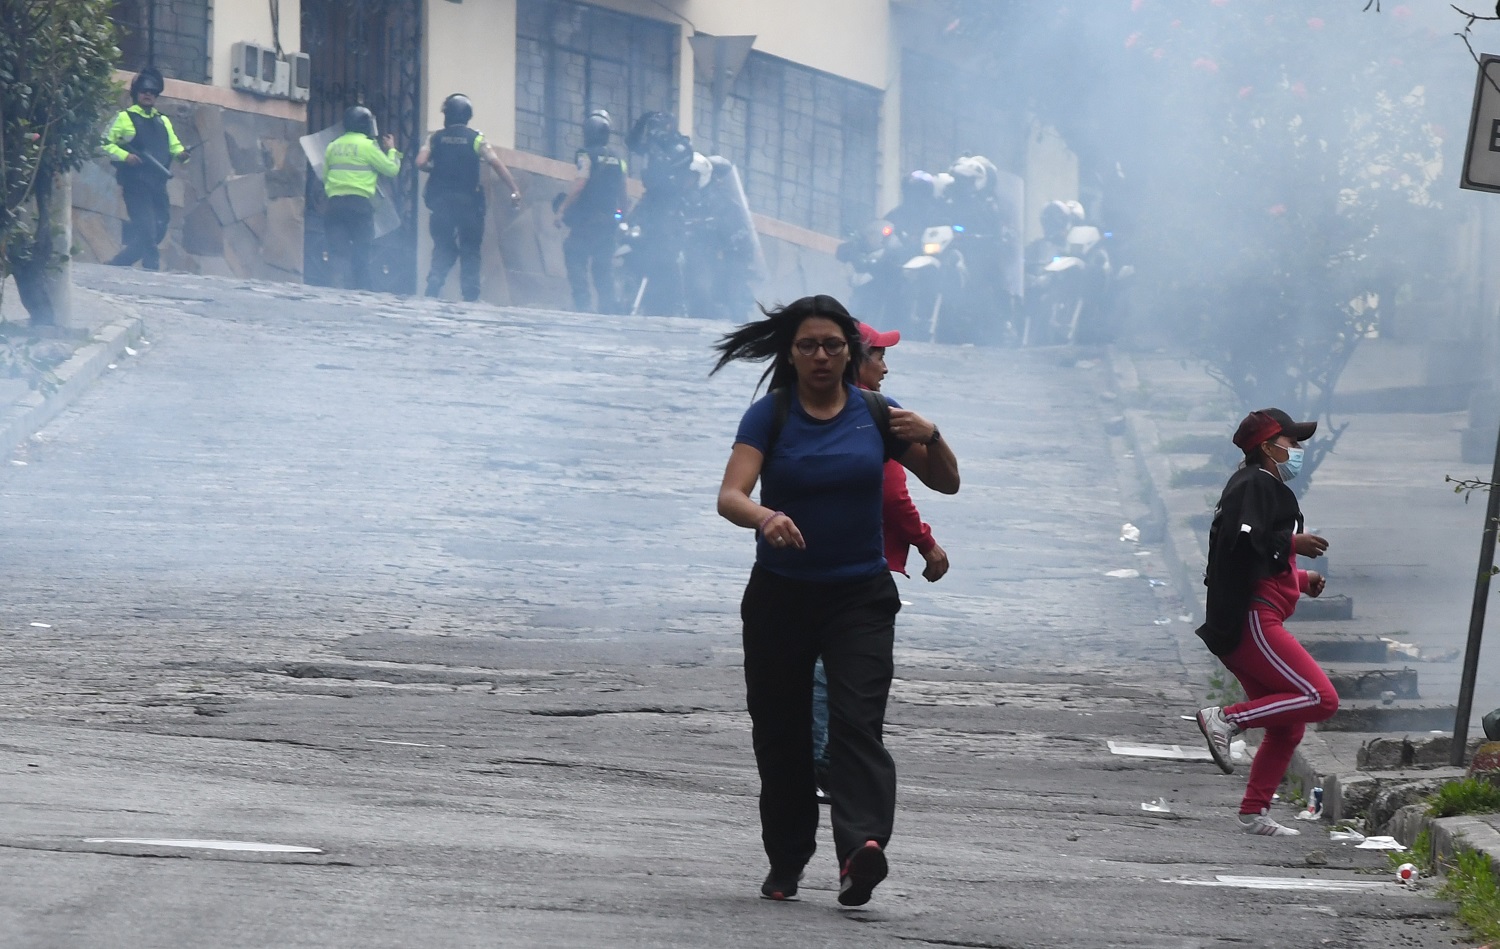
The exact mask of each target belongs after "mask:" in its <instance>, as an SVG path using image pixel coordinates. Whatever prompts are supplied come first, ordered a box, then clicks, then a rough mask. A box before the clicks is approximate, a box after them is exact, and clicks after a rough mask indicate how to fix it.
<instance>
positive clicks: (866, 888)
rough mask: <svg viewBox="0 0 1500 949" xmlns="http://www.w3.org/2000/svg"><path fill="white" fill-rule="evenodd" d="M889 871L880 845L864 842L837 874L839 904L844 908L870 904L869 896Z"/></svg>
mask: <svg viewBox="0 0 1500 949" xmlns="http://www.w3.org/2000/svg"><path fill="white" fill-rule="evenodd" d="M889 869H890V868H889V867H888V866H887V864H886V861H885V851H883V850H881V849H880V844H877V843H876V842H875V841H873V840H867V841H865V842H864V843H863V844H861V845H860V846H859V847H858V848H856V849H855V851H854V852H853V853H851V854H850V855H849V859H848V860H845V861H844V871H843V872H842V873H840V874H839V902H840V903H841V904H843V905H844V906H863V905H865V904H866V903H868V902H870V894H872V893H874V892H875V887H877V886H879V885H880V881H881V880H884V879H885V875H886V873H887V872H889Z"/></svg>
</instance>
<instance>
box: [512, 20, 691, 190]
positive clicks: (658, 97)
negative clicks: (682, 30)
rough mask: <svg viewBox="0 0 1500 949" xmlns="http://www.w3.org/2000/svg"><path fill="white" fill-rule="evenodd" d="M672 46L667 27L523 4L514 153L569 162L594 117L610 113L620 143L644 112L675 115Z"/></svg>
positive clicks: (673, 34) (672, 32)
mask: <svg viewBox="0 0 1500 949" xmlns="http://www.w3.org/2000/svg"><path fill="white" fill-rule="evenodd" d="M678 43H679V39H678V30H677V27H676V26H674V25H672V24H670V23H664V22H661V21H659V20H651V19H647V18H646V17H639V16H631V15H629V14H625V13H616V12H614V11H613V10H603V9H600V8H599V7H593V6H589V5H588V4H584V3H573V2H570V0H521V2H520V3H519V5H518V6H517V9H516V147H517V148H519V149H521V150H523V151H528V152H534V153H536V154H539V155H546V156H547V157H549V158H559V159H562V160H563V161H568V162H571V161H572V160H573V156H574V155H575V154H576V153H577V151H578V149H579V148H582V147H583V120H584V117H585V116H587V115H588V114H589V112H591V111H593V110H594V109H608V110H609V114H610V117H611V118H612V119H613V120H614V126H615V132H616V134H617V136H620V137H623V135H624V133H625V132H626V131H627V130H629V128H630V125H631V123H632V122H634V121H635V119H636V117H637V116H639V115H641V114H642V113H643V112H654V111H660V112H672V113H675V112H676V102H677V65H676V64H677V47H678ZM616 140H617V141H618V140H619V139H618V138H617V139H616Z"/></svg>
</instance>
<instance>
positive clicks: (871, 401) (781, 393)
mask: <svg viewBox="0 0 1500 949" xmlns="http://www.w3.org/2000/svg"><path fill="white" fill-rule="evenodd" d="M855 391H856V392H858V393H859V394H860V395H861V396H862V397H863V398H864V400H865V408H867V409H868V410H869V412H870V418H872V419H874V420H875V427H876V428H877V429H879V430H880V441H881V444H882V446H883V447H884V450H885V458H886V460H887V461H889V460H890V459H892V458H895V457H896V456H897V454H898V453H899V452H900V451H901V450H904V449H903V448H902V446H904V445H905V444H906V443H905V442H903V441H902V440H901V439H899V438H897V437H896V436H895V435H892V434H891V403H890V402H889V401H887V400H886V397H885V396H883V395H881V394H880V393H879V392H876V391H874V390H872V389H864V388H861V387H859V386H855ZM771 399H772V401H771V434H770V436H769V437H768V438H767V439H766V451H765V457H766V458H769V457H771V452H772V451H774V450H775V448H776V442H777V440H778V439H780V438H781V430H782V429H783V428H785V427H786V420H787V419H788V418H789V417H791V414H792V387H791V386H778V387H777V388H775V389H772V390H771Z"/></svg>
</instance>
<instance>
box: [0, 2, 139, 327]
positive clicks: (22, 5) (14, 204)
mask: <svg viewBox="0 0 1500 949" xmlns="http://www.w3.org/2000/svg"><path fill="white" fill-rule="evenodd" d="M110 6H111V0H0V22H3V23H4V24H5V29H4V31H3V32H0V103H3V106H4V121H3V124H0V188H3V192H0V276H3V275H4V274H11V275H13V276H14V277H15V278H16V289H17V290H18V291H19V293H20V296H21V303H22V305H24V306H25V307H26V310H27V312H29V313H30V314H31V317H32V320H33V322H37V323H51V322H55V317H56V314H55V310H54V301H53V300H52V298H51V293H50V288H49V281H48V280H47V276H48V272H49V270H50V269H51V268H53V267H55V266H57V265H58V263H59V261H60V260H61V259H62V258H63V256H64V255H67V254H69V253H70V252H71V249H70V248H66V247H58V246H57V244H58V241H57V235H56V233H55V229H54V227H53V226H52V224H51V223H50V222H51V221H52V220H53V218H54V215H55V214H56V213H58V212H61V213H68V209H66V208H55V207H54V206H53V197H54V186H55V184H56V182H57V179H58V176H60V175H63V174H66V173H67V172H69V171H72V170H73V169H75V168H78V167H80V166H82V165H83V164H84V163H85V162H87V161H88V160H90V159H91V158H93V156H94V154H95V152H96V149H97V146H98V143H99V116H100V114H101V113H103V112H104V111H105V110H107V109H108V108H109V106H110V105H111V104H112V102H113V101H114V100H115V99H116V98H117V97H118V95H119V89H118V86H117V85H116V84H115V83H114V81H113V80H112V78H111V72H112V70H113V69H114V66H115V63H116V62H117V61H118V60H119V58H120V50H119V49H118V48H117V47H116V46H115V32H114V26H113V24H112V23H111V22H110V20H109V12H110Z"/></svg>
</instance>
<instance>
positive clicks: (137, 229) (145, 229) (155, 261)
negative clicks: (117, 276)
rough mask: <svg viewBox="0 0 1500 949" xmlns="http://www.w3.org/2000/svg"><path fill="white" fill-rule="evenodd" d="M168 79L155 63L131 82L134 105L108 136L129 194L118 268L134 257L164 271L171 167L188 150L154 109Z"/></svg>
mask: <svg viewBox="0 0 1500 949" xmlns="http://www.w3.org/2000/svg"><path fill="white" fill-rule="evenodd" d="M165 86H166V83H165V82H164V81H163V80H162V75H161V73H160V72H158V71H157V70H156V69H155V67H152V66H147V67H146V68H145V69H142V70H141V71H140V72H138V73H136V75H135V78H134V79H132V80H131V81H130V98H131V100H132V101H133V103H134V104H133V105H131V107H130V108H128V109H125V110H124V111H123V112H121V113H120V114H119V115H116V116H115V121H114V124H112V125H111V126H110V127H109V132H108V133H107V134H106V135H105V140H104V151H105V152H106V153H107V154H108V155H109V156H110V158H111V159H112V160H113V164H114V166H115V178H116V180H118V181H119V182H120V189H121V191H122V192H123V195H124V198H125V213H126V214H127V215H129V220H127V221H126V222H125V234H124V237H125V241H124V246H123V247H121V248H120V252H119V253H118V254H116V255H115V256H114V257H113V258H111V259H110V261H109V262H110V263H111V264H113V265H115V266H117V267H129V266H130V265H132V264H134V263H135V262H136V261H140V262H141V266H142V267H144V268H145V269H147V270H160V269H161V251H160V250H159V247H160V245H161V242H162V239H163V238H165V237H166V236H167V224H168V223H169V222H170V220H171V216H172V203H171V201H170V200H169V199H168V198H167V179H168V178H171V177H172V173H171V172H170V171H168V170H167V169H168V168H169V167H170V166H171V164H172V162H173V161H180V162H181V161H187V157H188V156H187V150H186V149H185V148H183V147H182V143H181V142H179V141H178V140H177V133H176V132H175V131H174V130H173V129H172V120H171V119H169V118H167V117H166V116H165V115H163V114H161V113H160V112H158V111H156V97H157V96H159V95H161V94H162V90H163V89H164V88H165Z"/></svg>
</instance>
